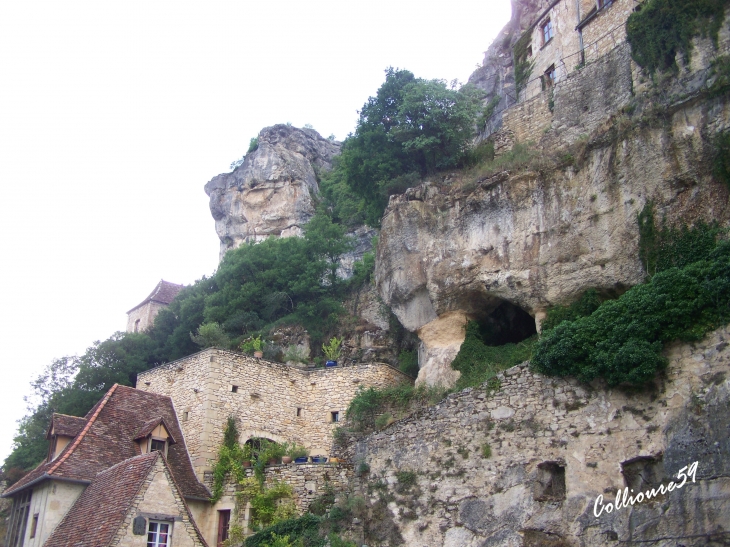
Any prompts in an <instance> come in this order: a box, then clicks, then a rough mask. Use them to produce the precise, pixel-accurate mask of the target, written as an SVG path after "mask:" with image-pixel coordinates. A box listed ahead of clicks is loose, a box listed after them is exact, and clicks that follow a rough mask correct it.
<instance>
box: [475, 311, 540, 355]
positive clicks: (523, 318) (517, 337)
mask: <svg viewBox="0 0 730 547" xmlns="http://www.w3.org/2000/svg"><path fill="white" fill-rule="evenodd" d="M476 321H477V323H478V324H479V334H480V335H481V337H482V341H483V342H484V344H486V345H487V346H503V345H505V344H519V343H520V342H522V341H523V340H527V339H528V338H530V337H531V336H534V335H536V334H537V328H536V326H535V318H534V317H532V316H531V315H530V314H529V313H527V312H526V311H525V310H523V309H522V308H520V307H519V306H515V305H514V304H511V303H510V302H507V301H506V300H503V301H502V302H501V303H500V304H499V305H498V306H497V307H496V308H494V310H493V311H492V312H491V313H489V314H488V315H486V316H483V317H477V318H476Z"/></svg>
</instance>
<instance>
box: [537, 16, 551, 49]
mask: <svg viewBox="0 0 730 547" xmlns="http://www.w3.org/2000/svg"><path fill="white" fill-rule="evenodd" d="M540 28H541V29H542V43H543V45H545V44H547V43H548V42H549V41H550V40H552V39H553V35H554V34H555V31H554V30H553V22H552V21H551V20H550V19H547V20H546V21H545V22H544V23H543V24H542V25H540Z"/></svg>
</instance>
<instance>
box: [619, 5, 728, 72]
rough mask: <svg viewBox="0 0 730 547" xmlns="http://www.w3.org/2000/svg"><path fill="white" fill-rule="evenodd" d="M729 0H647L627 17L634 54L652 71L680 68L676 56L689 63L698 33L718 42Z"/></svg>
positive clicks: (639, 62) (635, 57)
mask: <svg viewBox="0 0 730 547" xmlns="http://www.w3.org/2000/svg"><path fill="white" fill-rule="evenodd" d="M725 4H727V2H726V0H692V1H687V0H647V1H646V2H644V4H642V5H641V9H640V10H638V11H635V12H634V13H632V14H631V15H630V16H629V18H628V20H627V21H626V39H627V40H628V42H629V43H630V44H631V56H632V57H633V58H634V61H636V62H637V63H638V64H639V65H641V66H642V67H644V68H646V69H648V70H649V71H651V72H654V71H655V70H666V69H670V68H671V69H673V70H677V64H676V60H675V58H676V56H677V53H681V54H682V56H683V58H684V62H685V63H688V62H689V60H690V57H691V53H692V39H693V38H694V37H695V36H699V35H702V36H708V35H709V36H710V37H711V38H712V39H713V41H714V42H715V45H717V40H718V32H719V31H720V27H721V26H722V22H723V20H724V18H725Z"/></svg>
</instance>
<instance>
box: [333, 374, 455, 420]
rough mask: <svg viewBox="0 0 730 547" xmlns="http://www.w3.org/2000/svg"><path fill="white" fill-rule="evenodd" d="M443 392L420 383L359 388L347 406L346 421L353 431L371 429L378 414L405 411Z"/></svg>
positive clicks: (436, 399)
mask: <svg viewBox="0 0 730 547" xmlns="http://www.w3.org/2000/svg"><path fill="white" fill-rule="evenodd" d="M445 395H446V390H444V389H442V388H440V387H438V386H436V387H428V386H426V385H424V384H421V385H419V386H417V387H415V386H413V385H411V384H401V385H399V386H392V387H388V388H385V389H376V388H374V387H369V388H367V389H363V388H360V389H358V391H357V393H356V394H355V397H353V399H352V401H350V405H349V406H348V407H347V420H348V425H350V426H351V427H352V429H354V430H356V431H369V430H373V429H375V427H376V425H375V424H376V420H377V419H378V417H379V416H380V415H383V414H385V413H391V414H392V415H397V414H399V413H405V412H407V411H408V409H409V408H411V407H413V406H418V405H426V404H434V403H437V402H438V401H440V400H441V399H443V397H444V396H445Z"/></svg>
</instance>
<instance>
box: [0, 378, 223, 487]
mask: <svg viewBox="0 0 730 547" xmlns="http://www.w3.org/2000/svg"><path fill="white" fill-rule="evenodd" d="M160 417H161V418H162V419H163V420H164V422H165V428H166V429H167V431H168V432H169V433H170V435H171V436H172V437H173V438H174V439H175V440H176V441H177V442H176V443H175V444H172V445H170V446H168V449H167V462H168V464H169V466H170V469H171V471H172V474H173V476H174V477H175V481H176V482H177V484H178V485H179V486H180V490H181V492H182V493H183V496H185V497H188V498H198V499H208V498H210V492H209V491H208V489H207V488H206V487H205V486H204V485H203V484H201V483H200V481H198V479H197V477H196V476H195V473H194V472H193V466H192V463H191V462H190V457H189V456H188V451H187V447H186V446H185V438H184V437H183V434H182V431H181V429H180V424H179V423H178V421H177V415H176V414H175V409H174V408H173V405H172V400H171V399H170V398H169V397H166V396H164V395H158V394H155V393H150V392H147V391H140V390H138V389H134V388H132V387H127V386H120V385H119V384H114V386H112V388H111V389H110V390H109V391H108V392H107V393H106V395H104V397H103V398H102V399H101V401H99V402H98V403H97V404H96V405H95V406H94V408H92V409H91V410H90V411H89V412H88V413H87V414H86V417H85V420H86V424H85V425H84V427H83V429H82V430H81V432H80V433H78V434H77V435H76V437H75V438H74V440H73V441H71V442H70V443H69V444H68V446H66V448H64V450H63V451H62V452H61V454H59V456H58V457H57V458H56V459H55V460H53V461H51V462H43V463H41V464H40V465H39V466H38V467H36V468H35V469H34V470H33V471H31V472H30V473H28V474H27V475H26V476H25V477H23V478H22V479H20V480H19V481H18V482H17V483H15V484H14V485H12V486H11V487H10V488H8V489H7V490H6V491H5V492H4V493H3V497H7V496H9V495H12V494H15V493H16V492H18V491H20V490H22V489H24V488H26V487H28V486H30V485H32V484H35V483H37V482H40V481H42V480H44V479H59V480H69V481H76V482H86V483H88V482H91V481H92V480H93V479H94V477H96V475H97V474H99V473H101V472H103V471H105V470H107V469H108V468H109V467H111V466H113V465H115V464H117V463H119V462H121V461H123V460H126V459H128V458H132V457H134V456H137V455H139V453H140V452H139V446H138V445H137V443H136V442H134V437H135V435H136V434H137V432H139V431H140V429H141V428H142V427H143V426H145V425H146V424H147V422H150V421H153V420H156V419H158V418H160Z"/></svg>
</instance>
